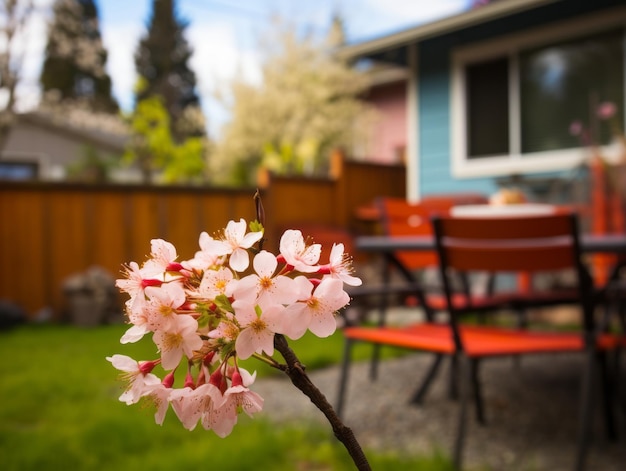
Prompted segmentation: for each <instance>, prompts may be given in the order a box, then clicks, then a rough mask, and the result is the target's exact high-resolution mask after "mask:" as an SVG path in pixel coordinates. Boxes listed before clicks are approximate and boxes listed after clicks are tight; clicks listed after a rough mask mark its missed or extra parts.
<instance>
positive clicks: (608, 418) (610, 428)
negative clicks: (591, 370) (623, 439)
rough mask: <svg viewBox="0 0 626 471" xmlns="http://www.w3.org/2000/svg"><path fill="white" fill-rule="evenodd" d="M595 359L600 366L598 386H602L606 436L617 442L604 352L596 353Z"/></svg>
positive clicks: (611, 381) (610, 385)
mask: <svg viewBox="0 0 626 471" xmlns="http://www.w3.org/2000/svg"><path fill="white" fill-rule="evenodd" d="M597 358H598V364H599V366H600V376H601V378H600V384H601V385H602V405H603V406H604V422H605V427H606V436H607V438H608V439H609V440H611V441H615V440H617V426H616V423H615V410H614V400H615V395H614V393H615V389H614V385H613V378H612V376H613V375H612V374H611V372H609V365H608V356H607V354H606V352H598V353H597Z"/></svg>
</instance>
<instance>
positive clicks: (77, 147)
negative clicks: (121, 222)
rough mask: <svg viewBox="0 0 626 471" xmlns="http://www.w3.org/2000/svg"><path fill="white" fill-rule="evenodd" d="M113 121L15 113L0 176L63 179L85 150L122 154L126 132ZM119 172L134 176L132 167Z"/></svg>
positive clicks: (0, 162)
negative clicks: (69, 167)
mask: <svg viewBox="0 0 626 471" xmlns="http://www.w3.org/2000/svg"><path fill="white" fill-rule="evenodd" d="M116 121H118V120H116V119H115V118H114V117H111V118H104V119H93V118H87V117H86V116H85V115H84V114H82V115H81V114H77V115H73V116H70V115H69V114H60V113H57V114H51V113H46V112H41V111H37V112H31V113H24V114H20V115H17V116H16V120H15V123H14V125H13V126H12V128H11V131H10V133H9V136H8V139H7V141H6V144H5V146H4V149H3V151H2V153H0V179H11V180H32V179H37V180H45V181H50V180H64V179H66V177H67V169H68V166H70V165H73V164H76V163H77V162H78V161H80V159H83V158H86V153H87V152H90V151H91V152H95V153H97V155H98V156H99V157H100V158H107V157H112V156H121V155H122V154H123V153H124V146H125V144H126V141H127V139H128V133H127V131H126V130H125V127H124V125H123V123H120V122H119V121H118V122H116ZM121 173H122V174H120V175H117V178H116V179H118V180H119V179H122V180H133V179H134V175H133V172H132V170H128V171H123V172H121Z"/></svg>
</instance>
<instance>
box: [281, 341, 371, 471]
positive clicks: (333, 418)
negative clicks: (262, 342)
mask: <svg viewBox="0 0 626 471" xmlns="http://www.w3.org/2000/svg"><path fill="white" fill-rule="evenodd" d="M274 348H276V350H278V351H279V352H280V354H281V355H282V356H283V358H284V359H285V363H286V365H283V366H286V367H285V368H284V369H283V368H280V369H281V370H283V371H284V372H285V374H286V375H287V376H289V379H290V380H291V382H292V383H293V385H294V386H295V387H297V388H298V389H299V390H300V391H302V392H303V393H304V394H305V395H306V396H307V397H308V398H309V399H310V400H311V402H312V403H313V404H315V406H316V407H317V408H318V409H319V410H320V411H322V413H323V414H324V415H325V416H326V418H327V419H328V422H330V425H331V426H332V429H333V433H334V434H335V436H336V437H337V439H338V440H339V441H340V442H341V443H343V445H344V446H345V448H346V450H348V453H349V454H350V456H351V457H352V461H354V464H355V465H356V467H357V469H358V470H360V471H371V469H372V468H371V467H370V465H369V463H368V461H367V458H366V457H365V453H363V449H362V448H361V445H360V444H359V442H358V441H357V439H356V437H355V436H354V433H353V432H352V429H350V428H349V427H347V426H346V425H345V424H344V423H343V422H342V421H341V419H340V418H339V417H338V416H337V413H336V412H335V410H334V409H333V407H332V405H331V404H330V403H329V402H328V400H327V399H326V397H325V396H324V394H322V392H321V391H320V390H319V389H318V388H317V386H315V385H314V384H313V382H312V381H311V379H310V378H309V377H308V375H307V374H306V372H305V371H304V367H303V365H302V364H301V363H300V360H299V359H298V357H297V356H296V354H295V353H294V351H293V350H292V349H291V347H289V344H288V343H287V339H285V337H284V336H283V335H280V334H276V335H275V336H274Z"/></svg>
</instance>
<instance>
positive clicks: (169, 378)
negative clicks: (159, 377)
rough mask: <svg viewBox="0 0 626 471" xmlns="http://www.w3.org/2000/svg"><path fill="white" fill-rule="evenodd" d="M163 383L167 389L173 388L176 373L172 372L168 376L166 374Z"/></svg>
mask: <svg viewBox="0 0 626 471" xmlns="http://www.w3.org/2000/svg"><path fill="white" fill-rule="evenodd" d="M161 383H162V384H163V386H165V387H166V388H171V387H172V386H173V385H174V372H173V371H170V372H169V373H168V374H166V375H165V377H164V378H163V381H161Z"/></svg>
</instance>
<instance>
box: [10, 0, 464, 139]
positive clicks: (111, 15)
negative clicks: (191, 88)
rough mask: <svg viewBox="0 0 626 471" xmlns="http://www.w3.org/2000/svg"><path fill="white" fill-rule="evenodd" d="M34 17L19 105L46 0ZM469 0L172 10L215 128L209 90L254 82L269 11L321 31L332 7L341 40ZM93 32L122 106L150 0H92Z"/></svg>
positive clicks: (227, 2) (184, 5)
mask: <svg viewBox="0 0 626 471" xmlns="http://www.w3.org/2000/svg"><path fill="white" fill-rule="evenodd" d="M36 1H37V13H38V15H37V17H36V18H35V20H34V21H33V22H32V25H31V28H30V30H29V35H28V36H27V37H26V41H25V44H26V45H25V46H24V80H23V84H22V86H21V87H20V90H19V99H20V101H19V105H20V109H21V110H22V111H25V110H28V109H32V108H33V107H35V106H36V104H37V102H38V100H39V91H38V86H37V80H38V77H39V72H40V70H41V61H42V57H43V50H44V48H45V44H46V21H47V20H49V18H50V11H51V9H50V5H51V4H52V3H53V0H36ZM470 4H471V0H435V1H433V0H413V1H408V0H314V1H311V0H178V1H177V3H176V5H177V11H178V16H179V17H180V18H182V19H184V20H186V21H187V22H188V27H187V30H186V33H187V36H186V37H187V40H188V42H189V43H190V45H191V46H192V48H193V50H194V54H193V56H192V58H191V60H190V66H191V68H192V69H193V70H194V72H195V73H196V78H197V92H198V94H199V95H200V99H201V104H202V108H203V111H204V114H205V116H206V118H207V123H208V131H209V134H212V135H215V134H216V133H218V132H219V128H220V127H221V126H222V125H223V123H224V122H225V121H226V120H227V119H228V112H227V110H225V109H224V108H223V107H222V106H220V105H219V104H218V102H217V101H216V100H215V98H214V92H215V90H216V89H217V88H219V87H220V86H223V84H224V83H225V82H226V81H228V79H229V78H232V77H234V76H236V75H240V76H243V77H244V78H245V79H246V80H250V81H252V82H255V81H256V82H258V81H259V80H260V72H259V54H258V47H257V44H258V40H259V38H260V36H261V35H262V34H264V32H266V31H267V28H268V27H269V26H268V25H269V22H270V19H271V18H272V16H279V17H280V18H283V19H287V20H289V21H291V22H293V23H294V24H295V25H296V26H297V27H298V28H303V29H307V30H309V31H311V32H313V33H314V34H324V33H325V32H326V31H327V30H328V27H329V25H330V19H331V17H332V14H333V13H334V12H339V13H340V14H341V16H342V17H343V19H344V22H345V27H346V33H347V40H348V42H350V43H353V42H360V41H363V40H368V39H372V38H375V37H380V36H385V35H387V34H390V33H393V32H396V31H400V30H402V29H405V28H409V27H413V26H416V25H418V24H422V23H426V22H429V21H433V20H436V19H439V18H442V17H445V16H450V15H454V14H457V13H460V12H462V11H463V10H465V9H467V8H468V7H469V5H470ZM97 5H98V9H99V15H100V31H101V34H102V39H103V42H104V45H105V47H106V48H107V50H108V61H107V71H108V73H109V75H110V76H111V79H112V81H113V94H114V96H115V98H116V99H117V100H118V102H119V103H120V106H121V107H122V109H123V110H124V111H130V110H131V109H132V107H133V93H132V90H133V85H134V83H135V80H136V74H135V68H134V61H133V54H134V51H135V48H136V45H137V43H138V41H139V39H140V37H141V36H142V35H143V34H144V33H145V31H146V25H147V23H148V20H149V17H150V11H151V5H152V0H98V1H97Z"/></svg>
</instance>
